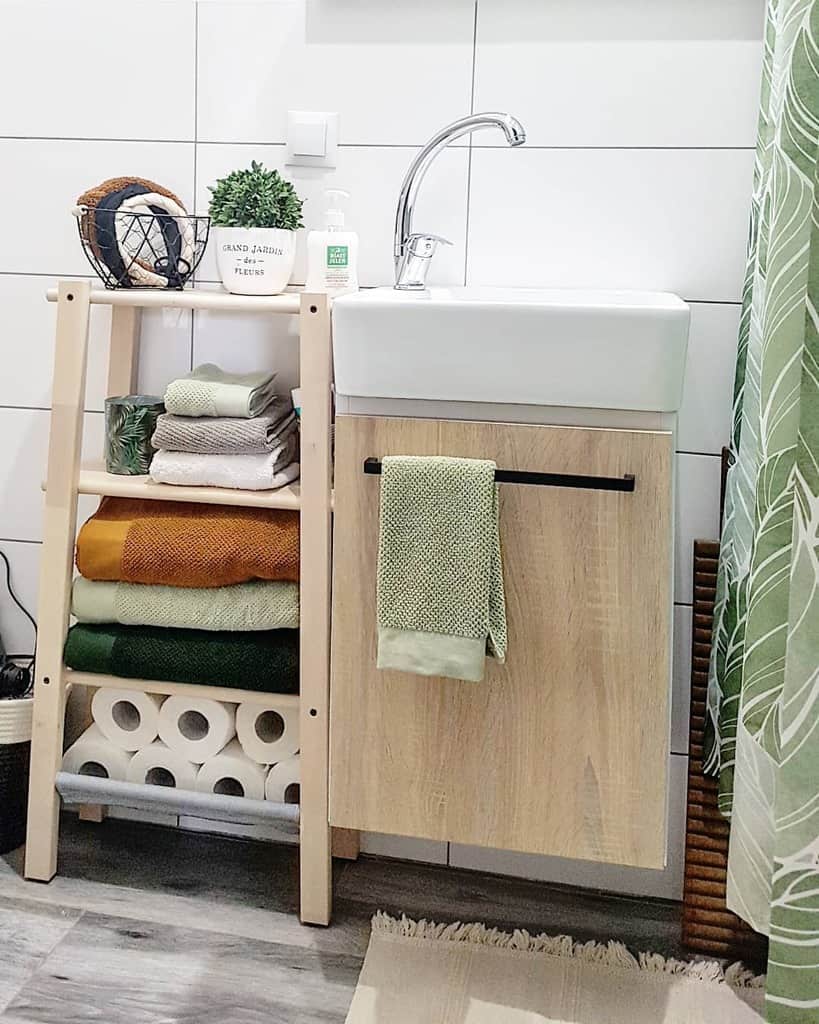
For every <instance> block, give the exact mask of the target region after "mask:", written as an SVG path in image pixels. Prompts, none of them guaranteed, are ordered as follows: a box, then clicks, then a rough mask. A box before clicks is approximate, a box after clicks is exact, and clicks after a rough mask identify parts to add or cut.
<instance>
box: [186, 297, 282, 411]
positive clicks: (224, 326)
mask: <svg viewBox="0 0 819 1024" xmlns="http://www.w3.org/2000/svg"><path fill="white" fill-rule="evenodd" d="M193 362H194V365H195V366H198V365H199V364H200V363H216V364H217V366H221V367H222V368H223V369H225V370H229V371H230V372H231V373H250V372H252V371H253V370H262V369H266V368H268V367H269V368H271V369H274V370H275V371H276V390H277V392H278V393H279V394H283V395H286V394H288V393H289V391H290V389H291V388H295V387H298V384H299V324H298V317H295V316H254V315H250V316H248V315H242V314H241V313H215V312H212V311H210V310H208V311H207V312H205V311H202V310H199V311H197V312H196V314H195V324H194V332H193Z"/></svg>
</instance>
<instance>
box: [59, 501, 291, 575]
mask: <svg viewBox="0 0 819 1024" xmlns="http://www.w3.org/2000/svg"><path fill="white" fill-rule="evenodd" d="M77 568H78V569H79V570H80V572H81V573H82V575H83V576H85V577H86V579H90V580H119V581H121V582H123V583H160V584H165V585H166V586H171V587H224V586H228V585H230V584H232V583H245V582H248V581H249V580H256V579H259V580H290V581H291V582H296V581H297V580H298V578H299V515H298V512H291V511H289V510H285V509H269V508H241V507H237V506H233V505H204V504H191V503H188V502H181V501H142V500H133V499H130V498H103V499H102V501H101V502H100V507H99V508H98V509H97V511H96V512H95V513H94V515H93V516H91V518H90V519H89V520H88V522H87V523H85V525H84V526H83V528H82V529H81V530H80V534H79V537H78V538H77Z"/></svg>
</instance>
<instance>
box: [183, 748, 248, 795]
mask: <svg viewBox="0 0 819 1024" xmlns="http://www.w3.org/2000/svg"><path fill="white" fill-rule="evenodd" d="M264 776H265V770H264V768H263V767H262V765H260V764H256V762H255V761H251V760H250V758H249V757H248V756H247V754H246V753H245V752H244V751H243V750H242V747H241V744H240V743H239V741H238V740H231V741H230V743H228V745H227V746H226V747H225V749H224V750H223V751H222V752H221V754H217V755H216V756H215V757H211V758H210V759H209V760H207V761H205V763H204V764H203V765H202V767H201V768H200V769H199V774H198V775H197V776H196V788H197V790H198V791H199V792H200V793H218V794H219V795H220V796H246V797H248V798H249V799H251V800H264Z"/></svg>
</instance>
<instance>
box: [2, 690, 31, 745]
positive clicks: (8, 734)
mask: <svg viewBox="0 0 819 1024" xmlns="http://www.w3.org/2000/svg"><path fill="white" fill-rule="evenodd" d="M33 709H34V701H33V700H32V699H31V697H23V698H22V699H21V700H0V746H7V745H10V744H12V743H28V741H29V740H30V739H31V715H32V711H33Z"/></svg>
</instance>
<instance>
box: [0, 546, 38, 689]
mask: <svg viewBox="0 0 819 1024" xmlns="http://www.w3.org/2000/svg"><path fill="white" fill-rule="evenodd" d="M0 558H2V559H3V564H4V565H5V567H6V589H7V590H8V592H9V597H10V598H11V599H12V601H13V602H14V603H15V604H16V605H17V607H18V608H19V609H20V611H21V612H22V613H23V615H25V617H26V618H27V619H28V621H29V622H30V623H31V626H32V629H33V630H34V654H31V655H28V654H7V653H6V651H5V650H4V648H3V641H2V640H1V639H0V700H2V699H3V698H10V699H12V700H13V699H19V698H21V697H25V696H27V695H28V693H29V692H30V690H31V687H32V682H33V678H34V658H35V655H36V652H37V623H36V622H35V620H34V616H33V615H32V614H31V612H30V611H29V610H28V609H27V608H26V606H25V605H24V604H23V602H22V601H21V600H20V598H19V597H18V596H17V595H16V594H15V592H14V587H12V585H11V564H10V563H9V560H8V557H7V556H6V554H5V552H4V551H0ZM26 658H27V659H28V665H18V664H17V663H16V659H17V660H23V659H26Z"/></svg>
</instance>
